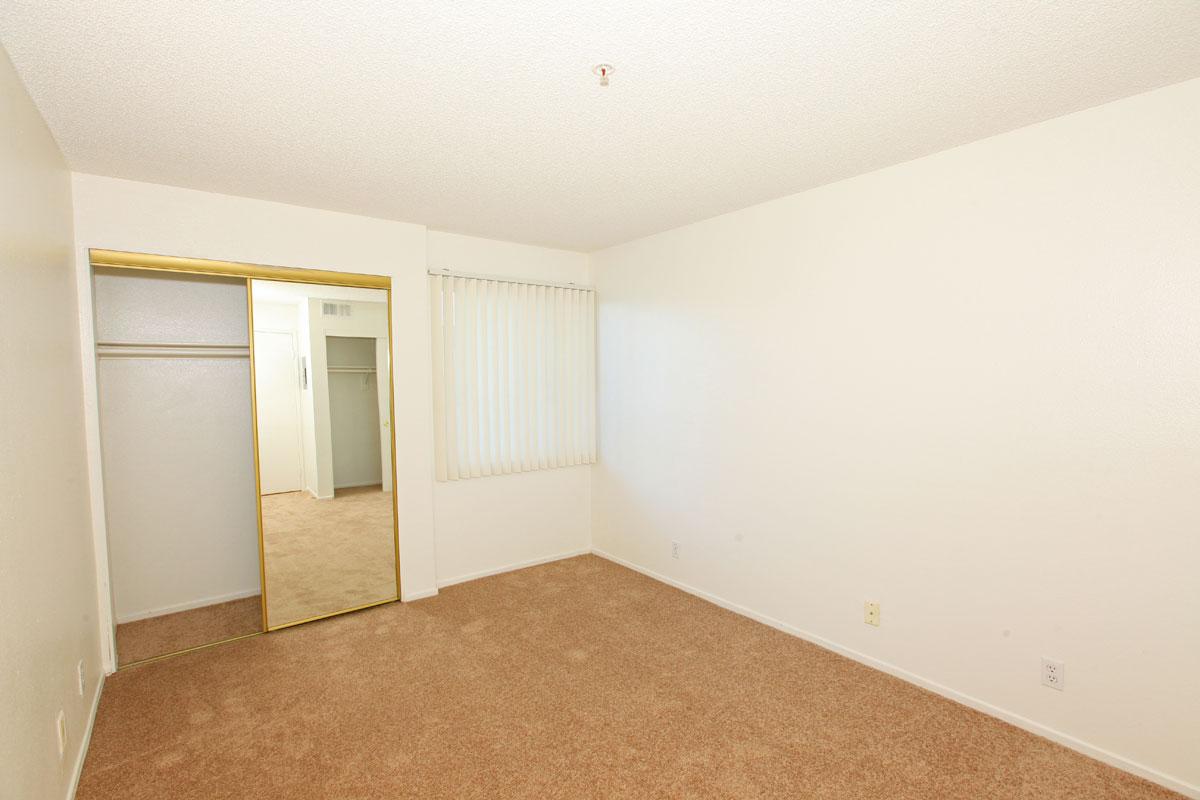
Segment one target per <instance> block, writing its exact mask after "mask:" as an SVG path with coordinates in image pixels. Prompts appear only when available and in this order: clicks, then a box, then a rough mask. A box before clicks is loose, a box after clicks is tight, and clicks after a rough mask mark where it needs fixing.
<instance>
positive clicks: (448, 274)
mask: <svg viewBox="0 0 1200 800" xmlns="http://www.w3.org/2000/svg"><path fill="white" fill-rule="evenodd" d="M426 274H428V275H437V276H438V277H441V278H473V279H475V280H477V281H495V282H496V283H516V284H523V285H525V286H550V287H552V288H555V289H578V290H580V291H582V292H594V291H596V288H595V287H594V286H590V285H587V284H582V283H550V282H547V281H525V280H521V279H520V278H506V277H503V276H501V275H478V274H476V273H473V272H454V271H452V270H449V269H429V270H426Z"/></svg>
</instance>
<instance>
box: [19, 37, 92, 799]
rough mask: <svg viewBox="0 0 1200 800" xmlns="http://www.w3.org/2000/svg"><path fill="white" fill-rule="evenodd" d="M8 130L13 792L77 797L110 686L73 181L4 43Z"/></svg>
mask: <svg viewBox="0 0 1200 800" xmlns="http://www.w3.org/2000/svg"><path fill="white" fill-rule="evenodd" d="M0 131H3V134H2V135H0V175H2V176H3V179H2V180H0V283H3V286H4V297H5V299H6V302H5V304H4V305H5V308H4V313H2V314H0V366H2V367H3V370H4V378H3V381H4V386H3V390H2V393H3V402H2V403H0V675H2V676H3V679H2V680H0V709H2V711H0V717H2V719H3V721H2V722H0V764H3V765H4V767H3V775H0V784H2V788H0V794H3V795H4V796H5V797H14V798H16V797H28V798H54V797H67V796H68V793H69V792H70V790H71V788H72V785H73V781H74V778H75V776H77V775H78V768H79V766H80V765H81V763H82V758H83V744H84V738H85V735H86V732H87V731H88V730H89V727H90V726H89V720H90V717H91V712H92V709H93V707H94V705H93V704H94V702H95V700H96V699H97V698H98V695H99V691H100V685H101V682H100V677H101V653H100V640H99V636H98V629H97V625H96V616H97V600H98V596H97V591H96V582H95V564H94V560H93V553H92V531H91V519H90V511H89V507H88V471H87V462H86V459H85V452H84V426H83V404H82V401H81V400H80V372H79V369H80V366H79V365H80V358H79V334H78V321H77V316H76V306H75V279H74V271H73V259H72V241H71V181H70V175H69V173H68V172H67V168H66V165H65V163H64V162H63V159H62V156H61V155H60V154H59V151H58V147H57V146H56V145H55V143H54V139H53V138H52V137H51V135H50V132H49V131H48V130H47V129H46V126H45V124H44V123H43V122H42V119H41V117H40V116H39V114H38V112H37V110H36V108H35V107H34V105H33V103H32V102H31V101H30V100H29V97H28V96H27V95H26V93H25V89H24V87H23V86H22V85H21V83H20V81H19V80H18V78H17V76H16V74H15V73H14V71H13V69H12V66H11V64H10V63H9V61H8V56H7V54H6V53H4V51H3V50H0ZM80 661H82V663H83V667H84V674H85V680H86V683H85V686H84V690H83V692H82V695H81V693H80V691H79V688H78V686H77V679H76V664H77V663H78V662H80ZM59 709H62V711H63V712H64V714H65V717H66V723H67V742H66V752H65V755H64V756H63V757H62V758H60V757H59V755H58V740H57V730H56V728H57V714H58V712H59Z"/></svg>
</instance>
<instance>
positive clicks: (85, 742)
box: [67, 675, 104, 800]
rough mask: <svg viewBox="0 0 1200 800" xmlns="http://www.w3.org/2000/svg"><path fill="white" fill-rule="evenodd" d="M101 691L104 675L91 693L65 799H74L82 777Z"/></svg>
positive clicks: (98, 708) (102, 689)
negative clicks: (86, 718) (88, 711)
mask: <svg viewBox="0 0 1200 800" xmlns="http://www.w3.org/2000/svg"><path fill="white" fill-rule="evenodd" d="M103 691H104V675H101V676H100V678H99V680H97V681H96V691H95V694H93V695H92V710H91V712H90V713H89V714H88V720H87V725H86V726H85V727H84V729H83V738H82V739H81V740H80V742H79V752H78V753H77V754H76V755H75V768H74V770H72V772H71V784H70V786H68V787H67V800H75V792H77V791H78V790H79V779H80V778H81V777H83V762H84V760H85V759H87V751H88V747H89V746H90V745H91V743H92V729H93V728H95V727H96V712H97V711H99V710H100V695H101V693H103Z"/></svg>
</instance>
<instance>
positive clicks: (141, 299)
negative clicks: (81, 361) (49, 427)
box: [93, 268, 261, 625]
mask: <svg viewBox="0 0 1200 800" xmlns="http://www.w3.org/2000/svg"><path fill="white" fill-rule="evenodd" d="M93 289H94V309H95V327H96V343H97V346H96V356H97V379H98V388H99V410H100V436H101V450H102V454H103V469H104V479H105V480H104V487H105V505H106V517H107V524H108V542H109V551H110V560H111V562H110V570H111V576H112V587H113V600H114V607H115V615H116V622H117V624H118V625H120V624H122V623H126V622H131V621H135V620H140V619H146V618H150V617H156V616H160V615H163V614H169V613H173V612H177V611H183V610H187V609H192V608H198V607H201V606H206V605H211V604H214V603H219V602H224V601H228V600H234V599H238V598H243V597H251V596H254V595H257V594H259V593H260V591H261V589H260V578H259V555H258V522H257V505H256V498H255V488H254V487H255V475H254V455H253V439H252V431H253V429H252V420H251V406H250V363H249V344H248V324H247V311H246V282H245V280H244V279H240V278H224V277H213V276H203V275H184V274H172V273H165V272H149V271H140V270H128V269H115V270H114V269H105V268H97V269H96V270H95V273H94V285H93Z"/></svg>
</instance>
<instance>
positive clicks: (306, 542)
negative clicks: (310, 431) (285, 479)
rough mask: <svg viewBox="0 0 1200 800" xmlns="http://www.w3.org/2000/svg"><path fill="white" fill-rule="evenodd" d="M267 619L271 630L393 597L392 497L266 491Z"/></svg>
mask: <svg viewBox="0 0 1200 800" xmlns="http://www.w3.org/2000/svg"><path fill="white" fill-rule="evenodd" d="M262 503H263V505H262V512H263V552H264V554H265V563H266V573H267V621H268V623H269V624H270V625H271V627H274V626H276V625H282V624H285V623H288V622H296V621H298V620H303V619H310V618H312V617H317V616H321V615H322V614H332V613H334V612H335V611H341V610H343V609H347V608H354V607H355V606H361V605H365V604H367V603H373V602H378V601H380V600H390V599H394V598H395V597H396V545H395V538H394V537H395V534H394V528H393V527H392V495H391V493H385V492H383V491H381V490H380V488H379V487H378V486H372V487H362V488H356V489H338V490H337V492H336V494H335V496H334V497H333V499H331V500H316V499H314V498H313V497H312V495H310V494H309V493H308V492H286V493H283V494H270V495H264V496H263V499H262Z"/></svg>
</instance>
